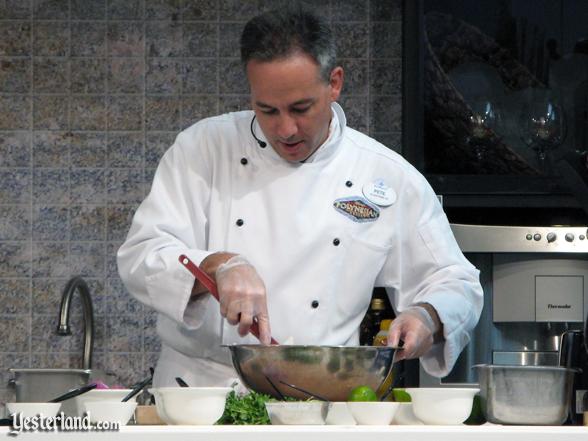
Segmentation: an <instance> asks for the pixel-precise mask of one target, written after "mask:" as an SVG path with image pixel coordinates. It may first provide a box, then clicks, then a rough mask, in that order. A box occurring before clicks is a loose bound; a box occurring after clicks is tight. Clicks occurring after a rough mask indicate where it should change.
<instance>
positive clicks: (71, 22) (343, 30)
mask: <svg viewBox="0 0 588 441" xmlns="http://www.w3.org/2000/svg"><path fill="white" fill-rule="evenodd" d="M285 3H291V0H288V1H276V0H4V1H0V314H1V320H0V336H1V338H0V372H1V374H0V401H3V400H4V399H5V398H9V396H10V391H9V389H7V388H6V383H7V379H8V378H7V377H8V375H7V372H6V369H7V368H10V367H79V366H81V355H82V329H83V328H82V320H81V309H80V302H79V298H78V297H77V296H76V298H75V300H74V307H75V313H74V320H73V323H72V328H73V331H74V335H73V336H68V337H62V336H58V335H56V327H57V319H58V317H57V314H58V307H59V302H60V299H61V292H62V290H63V288H64V287H65V284H66V282H67V280H68V279H69V278H70V277H72V276H74V275H77V274H81V275H82V276H83V277H84V278H85V279H86V280H87V281H88V283H89V285H90V288H91V293H92V297H93V301H94V308H95V327H96V340H95V347H94V365H95V366H96V367H99V368H103V369H105V370H108V371H114V372H115V373H116V374H117V377H118V381H119V382H120V383H123V384H127V385H128V384H129V383H132V382H134V381H137V380H139V379H141V378H142V377H144V376H145V375H146V373H147V371H148V368H149V366H153V365H154V364H155V362H156V358H157V353H158V351H159V341H158V339H157V336H156V333H155V316H154V314H153V313H152V312H150V311H148V310H147V309H146V308H144V307H143V306H142V305H141V304H139V303H138V302H136V301H135V300H133V299H132V298H131V297H130V296H129V295H128V294H127V292H126V291H125V288H124V287H123V285H122V283H121V281H120V279H119V277H118V273H117V268H116V261H115V254H116V250H117V249H118V247H119V246H120V244H121V242H122V241H123V240H124V238H125V236H126V232H127V229H128V227H129V223H130V220H131V217H132V215H133V212H134V210H135V209H136V207H137V205H138V204H139V202H140V201H141V200H142V199H143V198H144V197H145V195H146V193H147V191H148V189H149V185H150V181H151V179H152V176H153V173H154V170H155V167H156V166H157V162H158V160H159V158H160V157H161V155H162V153H163V152H164V151H165V149H166V148H167V147H169V145H170V144H171V143H172V141H173V139H174V138H175V136H176V134H177V132H178V131H179V130H180V129H182V128H185V127H188V126H189V125H191V124H193V123H194V122H195V121H197V120H198V119H200V118H203V117H206V116H209V115H215V114H218V113H222V112H226V111H232V110H239V109H245V108H248V95H247V92H248V90H247V84H246V81H245V77H244V74H243V72H242V69H241V66H240V61H239V58H238V57H239V48H238V38H239V34H240V32H241V29H242V26H243V24H244V23H245V22H246V21H247V20H248V19H249V18H250V17H251V16H253V15H255V14H256V13H258V12H260V11H261V10H264V9H268V8H270V7H274V6H279V5H280V4H282V5H283V4H285ZM308 3H309V4H313V3H318V4H319V6H316V5H313V6H312V7H313V8H314V10H315V11H317V12H318V13H320V14H322V15H323V16H325V17H328V18H329V19H330V21H331V23H332V25H333V28H334V30H335V32H336V34H337V36H338V42H339V48H340V58H341V60H340V61H341V64H342V65H343V67H344V68H345V69H346V70H345V74H346V77H345V81H346V82H345V88H344V94H343V97H342V99H341V100H340V101H341V104H342V106H343V108H344V109H345V110H346V113H347V117H348V120H349V125H350V126H351V127H354V128H357V129H359V130H361V131H363V132H365V133H368V134H370V135H371V136H374V137H375V138H377V139H379V140H381V141H382V142H384V143H385V144H387V145H388V146H389V147H391V148H394V149H398V148H399V140H400V129H401V78H400V75H401V3H402V2H401V0H369V1H368V0H331V1H322V2H310V1H309V2H308Z"/></svg>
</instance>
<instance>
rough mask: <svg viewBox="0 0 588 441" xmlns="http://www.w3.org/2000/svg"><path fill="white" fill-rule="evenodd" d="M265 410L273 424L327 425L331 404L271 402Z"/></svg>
mask: <svg viewBox="0 0 588 441" xmlns="http://www.w3.org/2000/svg"><path fill="white" fill-rule="evenodd" d="M265 409H266V410H267V414H268V416H269V419H270V421H271V423H272V424H296V425H298V424H304V425H320V424H325V420H326V418H327V413H328V411H329V403H327V402H326V401H270V402H267V403H265Z"/></svg>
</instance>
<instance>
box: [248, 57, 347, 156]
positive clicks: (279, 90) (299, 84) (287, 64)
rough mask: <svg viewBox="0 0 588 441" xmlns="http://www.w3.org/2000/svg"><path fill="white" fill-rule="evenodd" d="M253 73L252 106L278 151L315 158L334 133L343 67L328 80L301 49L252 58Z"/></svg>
mask: <svg viewBox="0 0 588 441" xmlns="http://www.w3.org/2000/svg"><path fill="white" fill-rule="evenodd" d="M247 78H248V80H249V86H250V88H251V105H252V106H253V110H254V111H255V114H256V116H257V120H258V121H259V125H260V126H261V129H262V130H263V133H264V134H265V136H266V137H267V139H268V141H269V143H270V144H271V146H272V147H273V149H274V150H275V151H276V153H277V154H278V155H280V156H281V157H282V158H284V159H285V160H286V161H290V162H301V161H304V160H305V159H307V158H308V157H310V156H311V155H312V154H313V153H314V152H315V151H316V149H318V148H319V147H320V145H321V144H322V143H323V142H324V141H325V140H326V139H327V137H328V134H329V123H330V121H331V114H332V111H331V103H332V102H333V101H335V100H337V98H338V97H339V94H340V92H341V87H342V86H343V69H342V68H341V67H336V68H335V69H333V71H332V72H331V76H330V80H329V82H328V83H327V82H325V80H324V79H322V78H321V76H320V69H319V66H318V64H316V63H315V62H314V61H313V59H312V58H311V57H310V56H308V55H306V54H304V53H298V52H297V53H295V54H293V55H291V56H288V57H287V58H283V59H279V60H274V61H257V60H252V61H249V63H247Z"/></svg>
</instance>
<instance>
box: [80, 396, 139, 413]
mask: <svg viewBox="0 0 588 441" xmlns="http://www.w3.org/2000/svg"><path fill="white" fill-rule="evenodd" d="M131 390H132V389H92V390H91V391H88V392H86V393H83V394H82V395H78V396H77V397H74V399H73V400H74V403H75V407H76V412H77V414H78V416H83V415H84V412H85V411H86V408H85V405H86V403H88V402H90V401H116V402H121V400H122V399H123V398H124V397H126V396H127V395H128V394H129V392H131ZM130 401H135V399H134V398H131V400H130Z"/></svg>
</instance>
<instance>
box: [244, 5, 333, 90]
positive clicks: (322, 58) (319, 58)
mask: <svg viewBox="0 0 588 441" xmlns="http://www.w3.org/2000/svg"><path fill="white" fill-rule="evenodd" d="M299 51H300V52H303V53H305V54H307V55H309V56H310V57H311V58H312V59H313V60H314V61H315V62H316V63H317V64H318V65H319V68H320V75H321V78H322V79H323V80H324V81H326V82H328V81H329V79H330V75H331V71H332V70H333V69H334V68H335V66H336V60H337V45H336V43H335V38H334V36H333V32H332V31H331V28H330V26H329V25H328V23H327V22H326V21H325V20H324V19H322V18H321V17H318V16H316V15H314V14H312V13H310V12H308V11H305V10H304V9H302V8H300V7H295V8H292V7H288V8H285V9H282V10H277V9H275V10H272V11H268V12H265V13H263V14H261V15H258V16H256V17H253V18H252V19H251V20H249V21H248V22H247V24H246V25H245V27H244V28H243V33H242V34H241V61H242V63H243V66H245V67H246V66H247V63H248V62H249V61H250V60H259V61H273V60H277V59H280V58H286V57H288V56H290V55H292V54H294V53H296V52H299Z"/></svg>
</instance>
